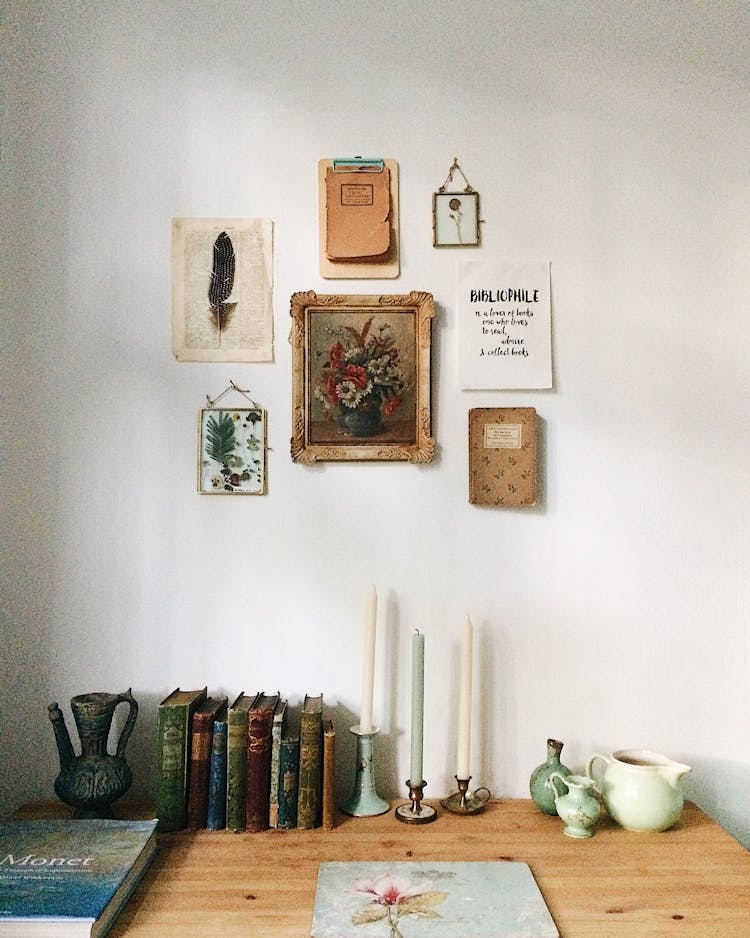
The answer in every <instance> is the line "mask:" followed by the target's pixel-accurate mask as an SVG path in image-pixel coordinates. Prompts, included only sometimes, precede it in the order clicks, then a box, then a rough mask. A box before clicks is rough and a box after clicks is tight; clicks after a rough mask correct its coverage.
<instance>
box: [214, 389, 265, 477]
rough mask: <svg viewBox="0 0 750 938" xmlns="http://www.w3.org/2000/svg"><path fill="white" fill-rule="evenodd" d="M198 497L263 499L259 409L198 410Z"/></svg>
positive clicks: (262, 419)
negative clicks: (217, 496)
mask: <svg viewBox="0 0 750 938" xmlns="http://www.w3.org/2000/svg"><path fill="white" fill-rule="evenodd" d="M198 491H199V492H200V493H201V495H264V494H265V491H266V415H265V411H264V410H263V408H262V407H234V408H232V407H202V408H201V411H200V415H199V418H198Z"/></svg>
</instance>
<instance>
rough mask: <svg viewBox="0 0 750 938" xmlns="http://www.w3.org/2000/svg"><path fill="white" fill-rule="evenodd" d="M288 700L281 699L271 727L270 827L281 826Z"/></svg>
mask: <svg viewBox="0 0 750 938" xmlns="http://www.w3.org/2000/svg"><path fill="white" fill-rule="evenodd" d="M286 711H287V701H286V700H280V701H279V703H278V706H277V707H276V710H275V712H274V715H273V727H272V729H271V785H270V793H269V799H268V823H269V826H270V827H278V826H279V770H280V759H281V738H282V736H283V735H284V729H285V727H286Z"/></svg>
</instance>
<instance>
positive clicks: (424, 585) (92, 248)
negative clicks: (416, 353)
mask: <svg viewBox="0 0 750 938" xmlns="http://www.w3.org/2000/svg"><path fill="white" fill-rule="evenodd" d="M6 8H7V9H6V15H5V18H4V23H3V26H2V30H3V31H2V43H3V60H4V63H3V66H4V72H5V74H4V76H3V87H4V89H5V107H4V114H3V149H4V160H3V171H2V186H3V208H2V213H3V222H4V225H3V228H4V232H3V235H4V245H3V250H2V254H3V267H4V270H3V290H4V302H3V317H2V322H3V342H2V395H3V410H2V413H3V420H2V428H3V429H2V432H3V442H2V464H3V469H2V472H3V479H2V483H3V499H2V515H1V516H2V524H3V534H2V544H3V563H2V579H3V583H2V606H3V638H4V655H3V672H4V676H3V685H2V721H0V733H1V734H2V736H1V737H0V746H1V750H0V772H1V773H2V775H1V776H0V778H1V782H2V791H1V792H0V794H1V795H2V808H3V809H4V810H11V809H12V808H13V807H14V806H15V805H16V804H18V803H19V802H20V801H22V800H24V799H27V798H31V797H46V796H49V795H50V793H51V783H52V779H53V777H54V774H55V771H56V753H55V749H54V743H53V739H52V733H51V730H50V727H49V725H48V723H47V719H46V704H47V703H48V702H49V701H51V700H59V701H60V702H61V703H62V704H63V706H64V709H65V710H66V712H67V701H68V700H69V698H70V697H71V696H72V695H73V694H75V693H80V692H83V691H89V690H113V691H114V690H123V689H125V688H126V687H129V686H132V687H133V692H134V694H135V696H136V697H137V698H138V699H139V701H140V702H141V704H142V714H141V717H140V719H139V723H138V725H137V728H136V732H135V734H134V736H133V739H132V742H131V744H130V752H129V755H130V761H131V762H132V763H133V765H134V767H135V769H136V775H137V779H136V783H135V786H134V792H135V794H136V795H141V796H143V795H147V794H148V792H149V786H150V778H149V776H150V771H151V758H152V750H153V725H154V714H155V706H156V703H157V701H158V700H159V699H160V698H161V697H162V696H163V695H164V694H166V693H167V692H168V691H169V690H171V689H172V688H173V687H174V686H176V685H178V684H179V685H181V686H182V687H189V686H192V685H196V686H197V685H199V684H204V683H206V684H208V685H209V686H210V687H211V689H212V690H215V691H224V692H226V693H228V694H230V695H232V694H235V693H237V692H238V691H240V690H243V689H244V690H247V691H248V692H250V691H254V690H257V689H260V688H265V689H271V688H273V689H275V688H277V687H278V688H279V689H280V690H281V691H282V692H283V693H284V694H285V695H287V696H289V698H290V699H291V700H292V701H294V702H295V703H296V702H298V701H299V699H300V697H301V696H302V695H303V694H304V693H305V691H311V692H319V691H323V692H324V693H325V696H326V699H327V701H328V703H329V706H330V708H331V710H332V711H333V712H335V714H336V717H337V725H338V729H339V732H340V737H341V743H340V745H341V751H342V760H343V763H342V774H343V775H344V776H346V775H347V774H348V764H349V761H350V757H351V743H350V738H349V734H348V733H347V727H348V726H349V725H350V722H351V723H353V722H355V715H356V713H357V711H358V707H359V695H360V688H359V680H360V677H359V656H360V629H361V624H362V620H363V616H364V607H365V597H366V593H367V589H368V587H369V585H370V583H373V582H374V583H375V584H377V587H378V590H379V593H380V597H381V604H380V609H381V615H380V630H379V639H378V667H377V686H376V702H375V709H376V714H375V715H376V721H377V722H378V723H379V724H380V725H381V726H382V728H383V730H382V735H381V737H380V739H379V740H378V753H379V759H378V775H379V783H378V784H379V787H380V788H381V790H382V791H383V793H386V794H393V795H397V794H402V795H405V794H406V789H405V787H404V785H403V780H404V779H405V778H406V776H407V774H408V728H409V687H408V683H409V681H408V671H409V668H408V660H409V659H408V654H409V636H410V633H411V631H412V629H413V628H414V627H415V626H417V627H419V628H420V629H422V630H424V632H425V633H426V636H427V675H426V693H427V720H426V727H425V736H426V755H425V777H426V778H427V781H428V785H429V788H428V791H427V794H428V795H432V796H433V797H436V796H438V795H443V794H444V793H446V792H447V791H448V790H450V788H451V784H452V782H453V778H452V776H453V773H454V769H455V766H454V737H455V729H456V714H455V692H456V679H457V675H456V670H457V655H456V653H457V644H458V636H459V630H460V626H461V623H462V621H463V619H464V617H465V616H466V614H467V613H469V614H470V615H471V616H472V618H473V620H474V622H475V625H476V629H477V644H478V656H477V657H478V667H479V674H478V676H477V682H476V683H477V701H476V714H475V716H476V719H475V727H476V732H475V738H474V748H473V752H474V759H473V764H474V768H473V773H474V782H475V783H476V784H485V785H488V786H489V787H490V788H491V789H492V791H493V793H494V794H495V795H497V796H501V797H503V796H524V795H525V794H526V792H527V781H528V776H529V773H530V771H531V770H532V768H533V767H534V766H535V765H536V764H537V763H539V762H540V761H542V758H543V756H544V750H545V740H546V738H547V737H548V736H557V737H558V738H560V739H562V740H564V741H565V743H566V747H565V750H564V756H565V757H566V760H565V761H567V763H568V764H569V765H571V766H575V767H581V766H582V764H583V763H584V762H585V759H586V757H587V755H588V754H589V752H591V751H592V750H593V749H598V750H612V749H615V748H619V747H622V746H650V747H652V748H656V749H659V750H663V751H666V752H668V753H669V754H671V755H673V756H674V757H678V758H680V759H683V760H685V761H687V762H690V763H691V764H693V765H694V766H695V771H694V772H693V774H692V776H691V778H690V779H689V781H688V782H687V785H686V787H687V790H688V794H689V795H690V796H691V797H692V798H694V799H696V800H697V801H698V802H699V803H701V804H702V805H704V806H705V807H706V808H707V809H708V810H709V811H710V812H711V813H712V814H713V815H714V816H715V817H717V818H718V819H719V820H720V821H721V822H722V823H724V824H726V825H727V826H728V827H729V829H730V830H732V831H733V832H734V833H736V834H737V835H738V836H739V837H740V838H741V839H743V840H744V842H745V843H750V810H749V809H748V807H747V804H748V800H747V791H748V785H750V760H748V756H747V748H746V746H745V745H744V741H745V739H746V727H747V715H748V711H749V709H750V708H749V704H750V701H749V700H748V693H749V692H748V686H749V682H748V635H749V626H750V621H749V619H750V617H749V614H748V613H749V610H750V596H749V595H748V546H749V545H748V510H749V509H750V496H749V494H748V468H749V465H748V462H749V458H748V429H750V427H749V426H748V424H749V419H750V408H749V406H748V405H749V404H750V394H749V393H748V392H749V391H750V381H749V379H748V369H747V363H748V345H749V344H750V324H749V323H748V318H747V314H748V302H747V301H748V274H749V273H750V264H749V263H748V256H747V245H748V233H749V232H748V213H747V152H748V143H750V141H749V140H748V129H747V119H746V118H747V103H748V102H747V84H746V78H747V75H746V65H747V61H748V52H749V51H750V50H749V49H748V42H747V36H748V30H747V26H748V6H747V4H746V3H735V2H722V3H714V4H705V3H701V2H674V3H673V2H662V3H658V4H655V3H651V2H644V3H628V4H622V3H612V2H581V3H562V2H552V0H550V2H543V3H532V4H529V3H521V2H508V0H503V2H497V0H492V2H490V0H485V2H478V3H466V2H450V3H448V2H430V3H419V2H411V3H403V4H399V3H382V2H381V3H378V2H373V3H369V4H365V5H364V6H361V5H359V6H358V5H352V4H348V3H341V2H328V3H325V2H321V3H308V2H302V3H279V2H266V3H260V2H242V3H241V2H225V3H212V2H190V3H178V2H162V3H156V2H132V3H128V4H119V3H93V2H66V3H60V2H56V3H51V4H47V3H44V4H42V3H33V2H23V0H10V2H9V3H7V4H6ZM354 153H361V154H365V155H378V154H382V155H384V156H387V157H391V158H394V159H396V160H397V161H398V163H399V167H400V172H401V200H400V208H401V238H402V273H401V276H400V278H399V279H398V280H396V281H390V282H383V281H376V282H367V281H354V282H352V281H324V280H322V279H321V277H320V276H319V273H318V262H317V241H316V233H317V187H316V165H317V161H318V159H319V158H321V157H325V156H336V155H351V154H354ZM454 156H458V157H459V159H460V161H461V164H462V166H463V167H464V169H465V171H466V174H467V176H468V177H469V179H470V180H471V182H472V184H473V185H474V186H475V187H476V188H477V189H478V190H479V192H480V196H481V201H482V215H483V217H484V218H485V219H486V224H485V225H484V226H483V246H482V247H481V248H480V249H479V250H477V251H476V252H475V253H474V254H473V255H472V256H475V257H478V258H484V259H495V258H498V259H504V258H509V259H514V258H541V259H549V260H550V261H551V265H552V295H553V321H554V325H553V345H554V369H555V387H554V389H553V390H552V391H549V392H539V391H536V392H532V391H529V392H500V391H498V392H462V391H460V390H459V388H458V382H457V374H456V367H455V355H454V347H455V341H456V309H455V303H454V279H455V262H456V259H457V256H458V255H457V254H456V252H451V251H436V250H435V249H433V248H432V245H431V196H432V192H433V191H434V190H435V189H436V188H437V186H438V185H440V184H441V183H442V182H443V180H444V179H445V176H446V173H447V169H448V166H449V165H450V162H451V161H452V159H453V157H454ZM180 215H189V216H202V215H214V216H222V215H224V216H248V217H258V216H268V217H271V218H272V219H274V222H275V278H276V281H275V299H274V306H275V335H276V360H275V362H274V363H273V364H262V365H253V366H249V365H231V366H225V365H219V364H210V365H198V364H178V363H177V362H175V361H174V359H173V358H172V354H171V350H170V348H171V344H170V343H171V339H170V269H169V251H170V220H171V218H172V217H173V216H180ZM462 256H463V255H462ZM306 289H315V290H318V291H319V292H361V293H367V292H399V293H400V292H408V291H409V290H411V289H420V290H429V291H431V292H432V293H433V294H434V296H435V299H436V302H437V304H438V316H437V319H436V322H435V330H434V345H433V352H434V372H433V378H434V418H435V435H436V438H437V441H438V454H437V458H436V459H435V460H434V462H433V463H432V464H431V465H427V466H419V467H417V466H410V465H385V464H371V465H369V464H368V465H356V464H354V465H346V464H344V465H340V464H325V465H322V466H318V467H314V468H306V467H303V466H300V465H296V464H292V462H291V460H290V456H289V437H290V433H291V426H290V400H291V387H290V383H291V366H290V350H289V346H288V343H287V335H288V325H289V315H288V308H289V296H290V294H291V293H292V292H294V291H295V290H306ZM229 378H233V379H234V380H235V381H237V382H238V383H239V384H240V385H242V386H246V387H249V388H251V390H252V394H253V396H254V397H255V399H256V400H258V401H260V402H262V403H263V404H264V405H265V406H266V407H267V409H268V412H269V444H270V447H271V453H270V455H269V470H270V480H269V493H268V495H267V496H266V497H264V498H210V497H201V496H199V495H197V494H196V492H195V466H194V461H195V445H196V444H195V429H196V416H197V411H198V408H199V407H200V406H201V405H202V403H203V402H204V400H205V395H206V394H210V395H215V394H217V393H218V392H219V391H221V390H222V389H223V388H224V387H226V385H227V384H228V379H229ZM516 404H524V405H531V406H534V407H536V408H537V410H538V411H539V414H540V416H541V420H542V427H543V439H544V446H543V454H544V456H543V466H544V468H543V483H542V489H543V496H542V499H541V504H540V505H539V507H538V508H536V509H534V510H518V511H513V510H494V509H481V508H478V507H473V506H470V505H469V504H468V500H467V458H466V424H467V411H468V409H469V408H470V407H472V406H488V405H516ZM69 722H70V721H69ZM346 784H348V779H347V778H346V777H345V778H344V780H343V781H342V785H346Z"/></svg>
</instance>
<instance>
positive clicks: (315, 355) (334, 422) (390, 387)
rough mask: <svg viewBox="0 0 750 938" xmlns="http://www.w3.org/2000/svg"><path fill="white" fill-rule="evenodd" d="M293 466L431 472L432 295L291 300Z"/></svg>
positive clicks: (305, 295) (300, 296)
mask: <svg viewBox="0 0 750 938" xmlns="http://www.w3.org/2000/svg"><path fill="white" fill-rule="evenodd" d="M290 314H291V317H292V329H291V336H290V341H291V345H292V419H293V427H292V439H291V453H292V459H293V460H294V461H295V462H300V463H315V462H319V461H333V460H382V461H395V460H402V461H406V462H414V463H426V462H430V460H431V459H432V457H433V455H434V452H435V441H434V439H433V437H432V436H431V406H430V394H431V390H430V367H431V365H430V354H431V349H430V346H431V334H432V318H433V316H434V314H435V309H434V303H433V298H432V294H431V293H422V292H412V293H410V294H408V295H388V296H362V295H345V294H335V295H326V296H319V295H318V294H316V293H315V292H314V291H312V290H310V291H308V292H305V293H295V294H294V295H293V296H292V299H291V309H290Z"/></svg>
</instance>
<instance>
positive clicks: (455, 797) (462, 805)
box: [440, 775, 492, 814]
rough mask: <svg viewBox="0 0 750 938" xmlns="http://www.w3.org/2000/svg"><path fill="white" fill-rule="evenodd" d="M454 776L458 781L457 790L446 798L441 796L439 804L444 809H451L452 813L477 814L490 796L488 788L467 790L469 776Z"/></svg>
mask: <svg viewBox="0 0 750 938" xmlns="http://www.w3.org/2000/svg"><path fill="white" fill-rule="evenodd" d="M455 778H456V782H457V783H458V791H455V792H454V793H453V794H452V795H450V796H449V797H448V798H441V800H440V804H441V805H442V806H443V807H444V808H445V810H446V811H452V812H453V813H454V814H479V812H480V811H483V810H484V809H485V807H486V806H487V802H488V801H489V800H490V798H491V797H492V795H491V794H490V790H489V788H484V787H483V788H476V789H475V790H474V791H469V782H470V781H471V776H469V777H468V778H459V777H458V776H457V775H456V777H455Z"/></svg>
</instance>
